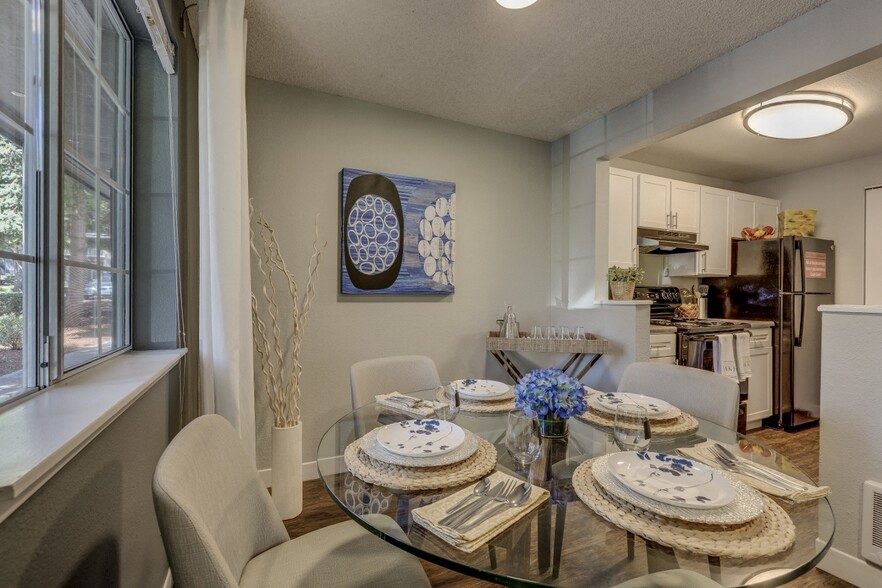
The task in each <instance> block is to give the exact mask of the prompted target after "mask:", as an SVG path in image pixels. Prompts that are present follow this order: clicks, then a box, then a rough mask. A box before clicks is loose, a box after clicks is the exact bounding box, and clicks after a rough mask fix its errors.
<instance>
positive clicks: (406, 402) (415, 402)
mask: <svg viewBox="0 0 882 588" xmlns="http://www.w3.org/2000/svg"><path fill="white" fill-rule="evenodd" d="M386 401H391V402H394V403H395V404H400V405H402V406H406V407H408V408H421V407H423V406H433V407H434V405H433V404H432V403H431V402H429V401H427V400H420V399H419V398H413V397H412V396H387V397H386Z"/></svg>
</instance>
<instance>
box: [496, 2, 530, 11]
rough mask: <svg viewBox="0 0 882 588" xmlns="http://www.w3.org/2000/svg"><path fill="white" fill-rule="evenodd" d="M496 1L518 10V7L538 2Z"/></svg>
mask: <svg viewBox="0 0 882 588" xmlns="http://www.w3.org/2000/svg"><path fill="white" fill-rule="evenodd" d="M496 3H497V4H499V5H500V6H502V7H503V8H510V9H512V10H517V9H518V8H526V7H527V6H530V5H531V4H536V0H496Z"/></svg>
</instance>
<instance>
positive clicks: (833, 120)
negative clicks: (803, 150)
mask: <svg viewBox="0 0 882 588" xmlns="http://www.w3.org/2000/svg"><path fill="white" fill-rule="evenodd" d="M741 117H742V120H743V121H744V127H745V128H746V129H747V130H748V131H750V132H751V133H756V134H757V135H760V136H763V137H771V138H773V139H808V138H809V137H820V136H821V135H827V134H829V133H832V132H834V131H838V130H839V129H841V128H842V127H844V126H845V125H847V124H848V123H850V122H851V119H852V118H854V102H852V101H851V100H849V99H848V98H846V97H844V96H840V95H839V94H831V93H830V92H790V93H789V94H784V95H783V96H778V97H777V98H772V99H771V100H766V101H765V102H760V103H759V104H757V105H756V106H751V107H750V108H747V109H745V110H744V112H742V113H741Z"/></svg>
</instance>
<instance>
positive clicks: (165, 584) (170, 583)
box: [162, 568, 175, 588]
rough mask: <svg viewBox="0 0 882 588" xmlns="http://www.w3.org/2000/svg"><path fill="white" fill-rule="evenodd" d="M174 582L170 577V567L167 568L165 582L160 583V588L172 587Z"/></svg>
mask: <svg viewBox="0 0 882 588" xmlns="http://www.w3.org/2000/svg"><path fill="white" fill-rule="evenodd" d="M174 585H175V582H174V580H172V577H171V568H169V570H168V572H166V574H165V582H163V583H162V588H174Z"/></svg>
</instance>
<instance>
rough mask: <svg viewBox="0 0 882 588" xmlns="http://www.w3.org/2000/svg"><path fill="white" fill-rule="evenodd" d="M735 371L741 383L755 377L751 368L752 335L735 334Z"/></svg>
mask: <svg viewBox="0 0 882 588" xmlns="http://www.w3.org/2000/svg"><path fill="white" fill-rule="evenodd" d="M735 369H736V370H737V371H738V381H740V382H743V381H744V380H746V379H747V378H749V377H750V376H752V375H753V372H752V370H751V368H750V333H735Z"/></svg>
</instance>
